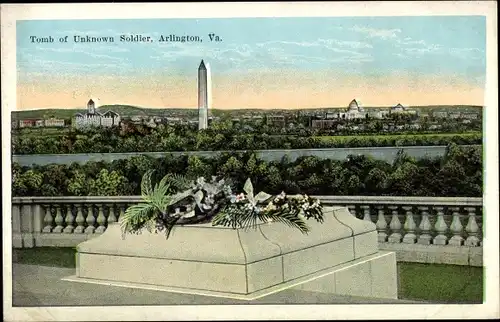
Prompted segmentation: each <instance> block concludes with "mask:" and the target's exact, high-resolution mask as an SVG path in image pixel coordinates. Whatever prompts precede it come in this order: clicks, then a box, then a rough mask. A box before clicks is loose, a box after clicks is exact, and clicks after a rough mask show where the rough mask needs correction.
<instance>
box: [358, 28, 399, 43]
mask: <svg viewBox="0 0 500 322" xmlns="http://www.w3.org/2000/svg"><path fill="white" fill-rule="evenodd" d="M351 30H353V31H356V32H359V33H363V34H365V35H366V36H368V37H370V38H379V39H384V40H385V39H394V38H397V37H398V34H400V33H401V29H376V28H367V27H362V26H358V25H356V26H354V27H353V28H351Z"/></svg>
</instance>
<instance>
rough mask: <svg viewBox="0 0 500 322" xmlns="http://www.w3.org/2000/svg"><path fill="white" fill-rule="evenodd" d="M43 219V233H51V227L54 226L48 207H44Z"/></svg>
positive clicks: (50, 210)
mask: <svg viewBox="0 0 500 322" xmlns="http://www.w3.org/2000/svg"><path fill="white" fill-rule="evenodd" d="M44 208H45V217H43V222H44V223H45V227H43V232H44V233H50V232H52V227H53V225H54V218H53V217H52V209H50V205H45V206H44Z"/></svg>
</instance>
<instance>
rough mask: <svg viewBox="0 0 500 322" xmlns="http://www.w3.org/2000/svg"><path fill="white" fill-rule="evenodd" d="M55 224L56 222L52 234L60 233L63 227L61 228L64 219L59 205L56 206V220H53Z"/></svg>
mask: <svg viewBox="0 0 500 322" xmlns="http://www.w3.org/2000/svg"><path fill="white" fill-rule="evenodd" d="M55 222H56V225H57V226H56V227H55V228H54V230H52V232H53V233H62V231H63V229H64V227H63V224H64V217H63V215H62V209H61V205H56V218H55Z"/></svg>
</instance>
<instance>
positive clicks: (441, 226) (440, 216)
mask: <svg viewBox="0 0 500 322" xmlns="http://www.w3.org/2000/svg"><path fill="white" fill-rule="evenodd" d="M434 208H435V209H436V212H437V220H436V224H435V225H434V229H436V231H437V236H436V237H434V240H433V243H434V244H435V245H446V241H447V240H448V237H446V235H445V234H446V231H447V230H448V226H447V225H446V222H445V221H444V212H443V207H434Z"/></svg>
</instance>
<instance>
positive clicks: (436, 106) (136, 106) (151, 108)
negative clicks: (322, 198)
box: [11, 104, 484, 113]
mask: <svg viewBox="0 0 500 322" xmlns="http://www.w3.org/2000/svg"><path fill="white" fill-rule="evenodd" d="M396 105H397V104H394V105H390V106H389V105H388V106H363V108H365V109H385V108H392V107H394V106H396ZM113 106H116V107H129V108H137V109H146V110H169V109H172V110H183V109H187V110H197V109H198V107H145V106H139V105H129V104H103V105H101V106H100V107H97V108H96V109H97V110H99V109H100V108H102V107H113ZM405 107H408V108H410V109H418V108H443V107H446V108H484V106H482V105H466V104H440V105H415V106H405ZM86 109H87V107H66V108H56V107H46V108H31V109H25V110H13V111H11V112H12V113H19V112H33V111H43V110H66V111H67V110H86ZM324 109H347V106H326V107H314V108H308V107H303V108H258V107H251V108H246V107H240V108H224V109H217V108H211V109H210V110H215V111H226V112H228V111H244V110H248V111H251V110H266V111H273V110H285V111H302V110H324Z"/></svg>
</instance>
